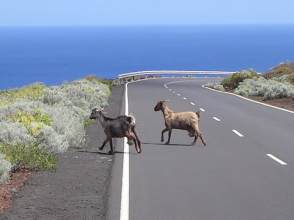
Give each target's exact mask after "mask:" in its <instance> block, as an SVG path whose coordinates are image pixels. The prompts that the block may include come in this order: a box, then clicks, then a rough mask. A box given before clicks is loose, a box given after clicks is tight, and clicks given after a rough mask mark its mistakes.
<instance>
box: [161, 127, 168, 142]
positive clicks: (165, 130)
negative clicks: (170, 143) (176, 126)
mask: <svg viewBox="0 0 294 220" xmlns="http://www.w3.org/2000/svg"><path fill="white" fill-rule="evenodd" d="M168 130H169V129H168V128H165V129H163V130H162V131H161V142H164V137H163V135H164V133H165V132H167V131H168Z"/></svg>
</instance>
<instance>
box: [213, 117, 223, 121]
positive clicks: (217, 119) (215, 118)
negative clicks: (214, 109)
mask: <svg viewBox="0 0 294 220" xmlns="http://www.w3.org/2000/svg"><path fill="white" fill-rule="evenodd" d="M212 118H213V119H214V120H216V121H221V120H220V119H219V118H217V117H212Z"/></svg>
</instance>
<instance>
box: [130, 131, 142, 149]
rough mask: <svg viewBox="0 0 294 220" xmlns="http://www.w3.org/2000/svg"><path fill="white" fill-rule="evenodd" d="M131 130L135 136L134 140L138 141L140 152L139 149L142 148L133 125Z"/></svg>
mask: <svg viewBox="0 0 294 220" xmlns="http://www.w3.org/2000/svg"><path fill="white" fill-rule="evenodd" d="M132 131H133V133H134V135H135V137H136V141H137V143H138V146H139V148H140V152H141V151H142V150H141V141H140V139H139V137H138V135H137V132H136V131H135V126H134V127H132Z"/></svg>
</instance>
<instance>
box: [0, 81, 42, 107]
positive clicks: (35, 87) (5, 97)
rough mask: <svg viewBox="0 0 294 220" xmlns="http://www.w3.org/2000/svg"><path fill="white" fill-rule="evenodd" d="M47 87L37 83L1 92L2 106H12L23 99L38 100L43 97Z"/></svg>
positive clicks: (0, 100) (0, 104)
mask: <svg viewBox="0 0 294 220" xmlns="http://www.w3.org/2000/svg"><path fill="white" fill-rule="evenodd" d="M45 88H46V86H45V85H44V84H42V83H35V84H32V85H29V86H25V87H23V88H20V89H12V90H4V91H0V106H5V105H8V104H12V103H14V102H16V101H18V100H21V99H27V100H38V99H39V98H40V97H42V96H43V94H44V90H45Z"/></svg>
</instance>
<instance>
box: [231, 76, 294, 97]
mask: <svg viewBox="0 0 294 220" xmlns="http://www.w3.org/2000/svg"><path fill="white" fill-rule="evenodd" d="M235 93H236V94H239V95H242V96H261V97H264V100H268V99H278V98H286V97H293V96H294V86H293V85H291V84H290V83H282V82H278V81H276V80H271V79H268V80H267V79H265V78H262V77H259V78H253V79H246V80H244V82H242V83H240V85H239V86H238V88H237V89H236V90H235Z"/></svg>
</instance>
